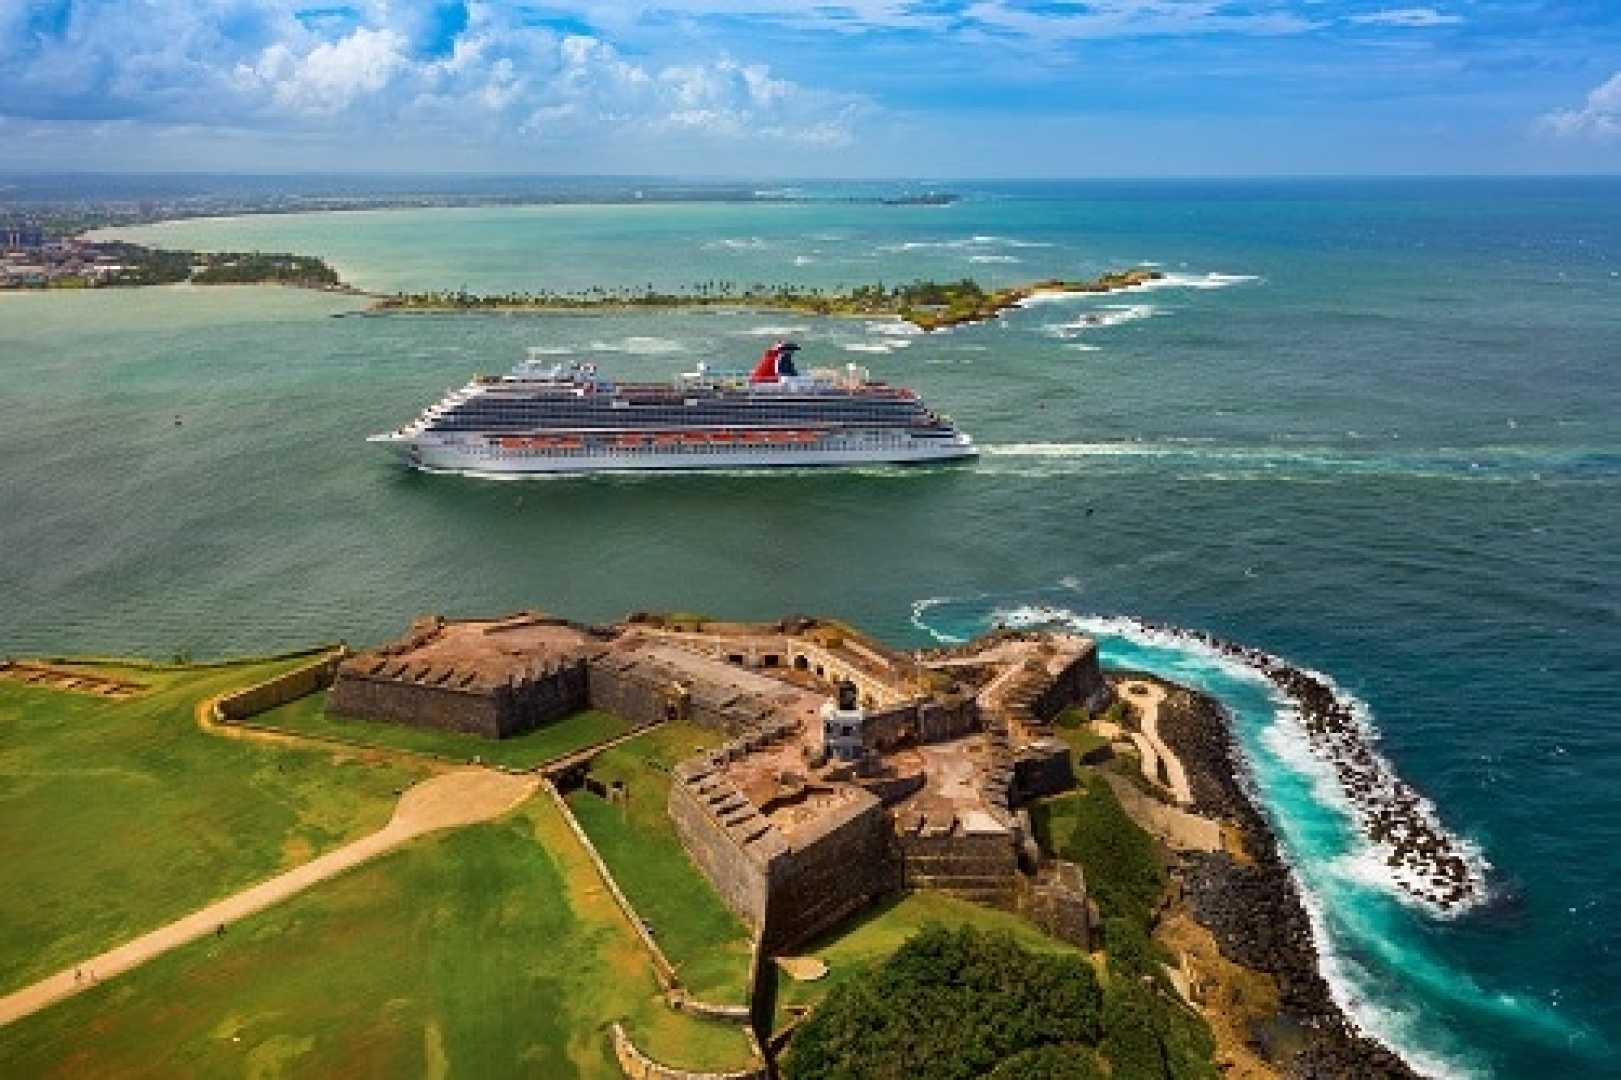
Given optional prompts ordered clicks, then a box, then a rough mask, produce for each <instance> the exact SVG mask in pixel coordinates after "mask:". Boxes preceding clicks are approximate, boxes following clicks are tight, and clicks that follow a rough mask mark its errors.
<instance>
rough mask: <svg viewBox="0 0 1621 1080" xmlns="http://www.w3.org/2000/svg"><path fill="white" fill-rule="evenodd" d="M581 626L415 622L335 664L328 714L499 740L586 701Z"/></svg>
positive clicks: (588, 638) (521, 619) (590, 646)
mask: <svg viewBox="0 0 1621 1080" xmlns="http://www.w3.org/2000/svg"><path fill="white" fill-rule="evenodd" d="M600 648H601V642H600V638H599V637H598V636H597V634H596V632H594V631H591V630H590V629H589V628H585V627H580V626H575V625H574V624H572V623H569V622H567V621H565V620H562V619H555V618H550V617H548V616H545V615H538V614H534V613H530V612H523V613H519V614H517V615H514V616H510V617H508V618H506V619H500V620H493V621H490V620H465V621H448V620H446V619H443V618H439V617H432V618H426V619H419V620H417V621H416V622H415V623H413V624H412V626H411V629H410V630H409V631H408V632H407V633H406V634H405V635H404V636H402V637H401V638H399V639H398V640H397V641H394V642H390V643H389V644H387V645H383V646H381V647H379V648H377V649H373V650H371V651H369V652H365V653H361V654H359V655H357V656H354V657H351V658H349V659H347V660H345V661H344V662H343V663H342V664H340V665H339V666H338V670H337V676H336V679H335V681H334V682H333V686H332V697H331V700H330V702H329V707H330V708H331V710H332V711H333V712H336V713H340V714H343V715H345V716H352V717H358V718H360V719H365V720H381V721H387V722H390V723H398V724H410V725H414V726H417V727H431V728H439V729H442V730H447V731H463V732H469V733H472V734H477V735H483V736H486V737H488V738H505V737H507V736H509V735H516V734H519V733H521V732H525V731H529V730H532V729H534V728H536V727H539V726H540V725H542V724H546V723H549V722H551V721H552V720H555V719H557V718H559V717H561V716H564V715H566V714H567V713H570V712H573V711H575V710H577V709H580V708H582V707H584V706H585V704H586V702H587V675H586V660H587V658H588V657H589V656H590V655H591V654H593V653H594V652H596V651H598V650H599V649H600Z"/></svg>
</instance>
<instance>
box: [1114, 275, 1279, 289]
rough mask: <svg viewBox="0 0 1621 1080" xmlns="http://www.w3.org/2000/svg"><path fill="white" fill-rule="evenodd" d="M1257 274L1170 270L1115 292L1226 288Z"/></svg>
mask: <svg viewBox="0 0 1621 1080" xmlns="http://www.w3.org/2000/svg"><path fill="white" fill-rule="evenodd" d="M1260 280H1261V278H1260V275H1258V274H1223V273H1220V272H1218V271H1211V272H1210V273H1208V274H1185V273H1181V272H1178V271H1172V272H1171V273H1169V274H1165V275H1164V276H1162V277H1157V278H1150V279H1149V280H1147V281H1143V282H1139V283H1138V284H1136V285H1128V286H1127V287H1126V288H1124V289H1117V290H1115V291H1117V292H1155V291H1157V290H1159V289H1227V288H1231V287H1232V286H1234V285H1245V284H1248V283H1249V282H1252V281H1260Z"/></svg>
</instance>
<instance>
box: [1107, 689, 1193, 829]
mask: <svg viewBox="0 0 1621 1080" xmlns="http://www.w3.org/2000/svg"><path fill="white" fill-rule="evenodd" d="M1120 689H1122V690H1123V691H1125V694H1126V697H1127V699H1129V700H1130V701H1131V703H1132V705H1133V706H1135V707H1136V709H1137V713H1138V715H1139V716H1141V717H1142V728H1143V731H1142V734H1143V739H1144V740H1145V741H1146V742H1147V743H1148V746H1149V747H1150V748H1151V749H1152V751H1153V752H1152V754H1150V753H1149V752H1148V751H1147V750H1144V751H1143V775H1145V776H1147V777H1148V779H1150V780H1152V781H1153V782H1154V783H1156V784H1159V783H1162V782H1163V781H1162V780H1161V778H1160V775H1159V773H1160V766H1162V765H1163V766H1164V771H1165V777H1164V779H1165V780H1166V781H1169V786H1170V789H1171V797H1172V798H1174V799H1175V800H1176V802H1177V805H1179V806H1191V805H1192V804H1193V788H1192V787H1190V786H1189V785H1188V773H1187V770H1186V769H1184V768H1183V767H1182V759H1181V758H1179V757H1177V756H1176V755H1175V754H1174V753H1172V752H1171V748H1170V747H1169V746H1166V745H1165V740H1163V739H1161V738H1160V737H1159V707H1160V703H1161V702H1163V701H1164V700H1165V690H1164V688H1163V687H1160V686H1156V685H1154V684H1153V683H1150V682H1142V681H1139V680H1136V679H1133V680H1132V681H1130V682H1127V683H1124V684H1122V685H1121V687H1120ZM1138 748H1139V749H1140V750H1141V749H1142V746H1141V744H1140V743H1139V744H1138ZM1151 767H1152V768H1153V770H1154V771H1153V772H1149V771H1148V770H1149V769H1150V768H1151Z"/></svg>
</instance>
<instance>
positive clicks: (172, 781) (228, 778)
mask: <svg viewBox="0 0 1621 1080" xmlns="http://www.w3.org/2000/svg"><path fill="white" fill-rule="evenodd" d="M306 662H308V658H307V657H303V658H293V659H284V660H271V661H263V662H254V663H245V664H233V665H221V666H215V667H194V668H183V667H182V668H175V667H165V666H153V667H150V668H147V667H134V666H112V665H97V666H86V667H85V670H86V671H89V672H99V673H103V674H108V675H114V676H119V677H124V678H129V679H133V680H134V681H137V682H139V683H142V684H143V685H144V686H146V687H147V689H146V690H145V691H144V692H143V693H142V694H141V695H140V696H138V697H135V698H132V699H129V700H125V701H109V700H106V699H103V698H97V697H93V696H90V695H87V694H76V693H70V692H64V691H56V690H47V689H41V688H37V687H32V686H27V685H23V684H21V683H18V682H14V681H11V680H0V822H3V823H4V824H3V826H0V866H4V868H5V870H4V875H5V887H4V888H3V889H0V991H7V990H13V989H16V988H17V987H19V986H23V985H26V984H27V983H29V982H32V981H33V980H35V979H37V978H41V977H43V976H45V975H49V974H51V973H52V972H55V971H58V970H61V969H62V968H64V967H67V966H68V965H71V964H73V963H76V962H78V961H80V960H83V959H85V958H86V957H89V956H93V955H95V954H97V953H100V952H102V951H104V950H106V949H108V948H110V947H111V946H114V945H117V944H119V943H121V942H123V941H126V940H128V939H130V938H132V937H135V936H136V935H138V934H140V933H143V932H145V931H147V930H151V929H153V928H155V927H157V926H161V925H162V924H164V923H167V922H169V921H171V920H173V919H175V918H178V917H179V916H181V915H184V914H186V913H188V912H190V911H192V910H194V909H196V908H199V907H202V906H203V905H204V904H207V903H209V902H211V901H213V900H217V899H219V898H221V897H223V896H227V895H229V894H230V893H233V892H237V891H238V890H240V889H242V888H245V887H246V886H248V885H251V884H253V883H255V882H257V881H260V880H262V879H264V878H267V877H270V876H271V875H273V874H275V873H277V872H279V871H281V870H284V869H286V868H288V867H290V866H293V865H295V864H297V863H301V862H305V861H307V860H309V859H310V858H312V857H313V856H315V855H317V854H319V853H320V852H322V851H325V850H328V849H330V848H333V847H336V846H338V845H339V844H342V843H346V842H348V841H350V840H353V839H355V838H357V837H359V836H363V835H365V834H366V833H369V832H372V831H374V830H376V829H379V828H381V827H382V826H383V825H384V824H385V823H386V822H387V821H388V818H389V815H390V814H391V813H392V812H393V808H394V803H395V801H396V795H395V793H396V792H397V791H398V790H399V789H401V788H403V787H406V786H408V785H409V784H411V783H412V782H413V781H415V780H416V779H417V778H418V777H419V776H420V775H422V774H421V773H420V771H418V770H416V769H414V768H411V767H407V766H401V765H397V764H393V763H390V762H386V761H382V760H377V759H376V758H375V755H368V754H365V753H333V752H331V751H314V750H299V749H289V748H285V747H266V746H263V745H260V744H257V743H254V742H251V741H248V740H245V739H228V738H222V737H220V736H218V735H210V734H205V733H204V732H202V731H200V730H199V729H198V727H197V724H196V721H195V718H194V710H195V706H196V704H197V702H198V701H200V700H202V699H203V698H205V697H208V696H211V695H213V694H217V693H220V692H222V691H226V690H230V689H233V688H236V687H240V686H246V685H249V684H251V683H254V682H258V681H260V680H262V679H264V678H267V677H269V676H271V675H275V674H278V673H280V672H282V671H285V670H287V669H288V668H291V667H293V666H296V665H298V664H302V663H306Z"/></svg>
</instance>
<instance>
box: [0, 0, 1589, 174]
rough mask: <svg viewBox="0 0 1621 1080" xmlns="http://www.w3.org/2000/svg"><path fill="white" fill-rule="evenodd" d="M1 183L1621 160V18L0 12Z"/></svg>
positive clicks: (609, 8)
mask: <svg viewBox="0 0 1621 1080" xmlns="http://www.w3.org/2000/svg"><path fill="white" fill-rule="evenodd" d="M0 170H52V171H63V170H113V171H117V170H139V171H169V170H174V171H191V170H201V171H214V172H218V171H272V172H280V171H357V172H378V171H434V172H522V173H557V174H570V175H578V174H591V173H611V174H655V175H715V176H747V177H824V176H831V177H867V176H874V177H885V176H895V177H913V178H925V179H926V178H929V177H936V176H938V177H942V178H950V177H996V178H1013V177H1090V176H1133V177H1135V176H1188V175H1192V176H1216V175H1296V174H1307V175H1310V174H1359V173H1373V174H1389V173H1396V174H1405V173H1432V174H1437V173H1438V174H1463V173H1544V172H1551V173H1559V172H1621V0H1433V3H1431V2H1430V0H845V2H838V0H831V2H825V3H817V2H814V0H813V2H810V3H798V2H792V0H666V2H664V3H657V4H630V3H626V4H615V3H596V2H584V3H571V2H568V0H555V2H545V3H535V4H529V3H504V2H502V3H492V2H485V0H433V2H411V3H400V2H394V0H353V2H345V0H304V2H286V0H0Z"/></svg>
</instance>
